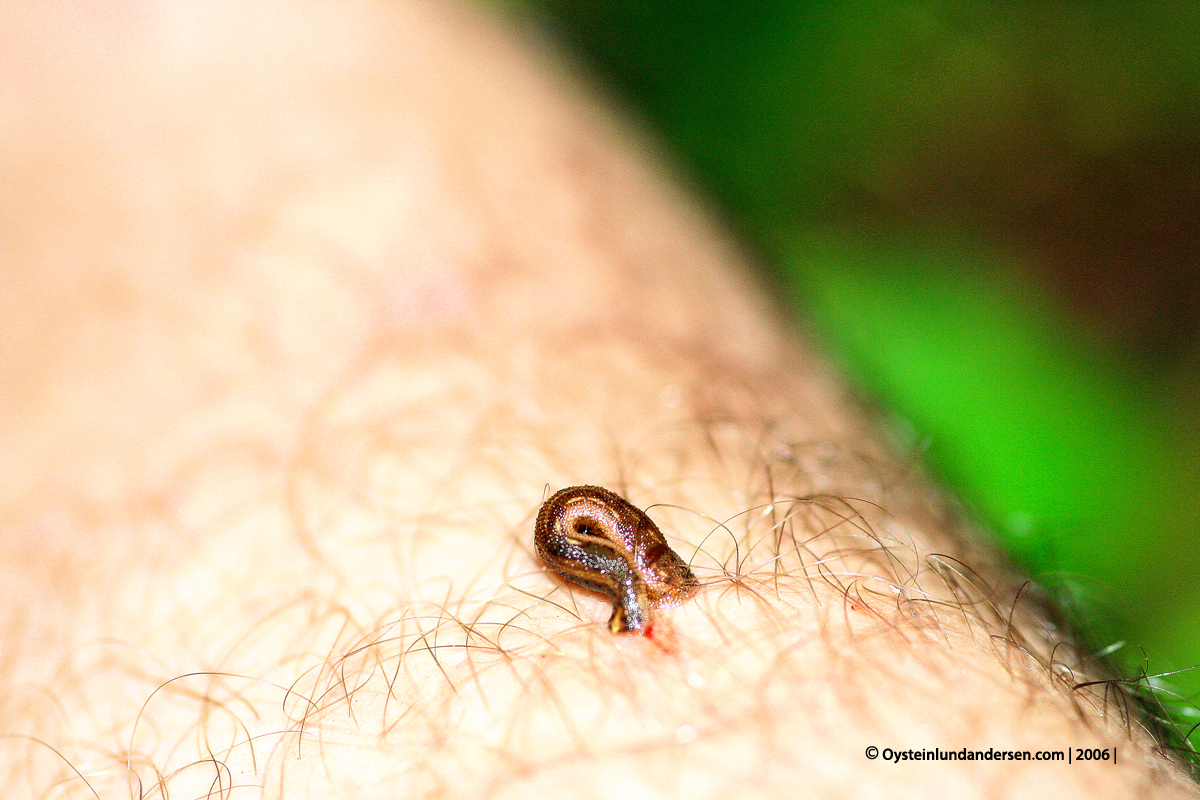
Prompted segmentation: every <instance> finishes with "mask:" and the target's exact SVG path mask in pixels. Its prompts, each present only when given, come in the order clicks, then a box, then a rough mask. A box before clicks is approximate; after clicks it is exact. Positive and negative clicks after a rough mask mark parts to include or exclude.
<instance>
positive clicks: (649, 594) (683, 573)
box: [533, 486, 700, 634]
mask: <svg viewBox="0 0 1200 800" xmlns="http://www.w3.org/2000/svg"><path fill="white" fill-rule="evenodd" d="M533 540H534V544H535V545H536V546H537V551H538V555H539V556H541V557H542V561H544V562H546V566H548V567H550V569H552V570H554V571H555V572H557V573H558V574H559V575H561V576H562V577H563V578H565V579H566V580H568V581H571V582H572V583H576V584H578V585H580V586H582V587H584V588H585V589H591V590H592V591H594V592H599V593H600V594H603V595H606V596H607V597H608V599H609V600H610V601H612V604H613V613H612V618H611V619H609V621H608V627H609V629H610V630H611V631H612V632H613V633H625V632H631V633H640V634H645V633H647V632H648V631H649V630H650V627H651V624H652V618H651V615H652V612H653V610H654V609H655V608H662V607H665V606H673V605H677V604H679V603H682V602H683V601H684V600H686V599H688V598H689V597H691V596H692V595H693V594H695V593H696V590H697V589H698V588H699V587H700V583H699V581H697V580H696V576H695V575H693V574H692V571H691V570H690V569H689V568H688V565H687V564H686V563H685V562H684V560H683V559H682V558H680V557H679V556H678V555H676V554H675V551H674V550H672V549H671V548H670V546H669V545H668V544H667V540H666V539H665V538H664V537H663V535H662V531H660V530H659V529H658V526H657V525H655V524H654V522H653V521H652V520H651V519H650V518H649V517H648V516H646V514H645V512H643V511H641V510H640V509H638V508H637V507H635V506H633V505H631V504H630V503H629V501H628V500H626V499H625V498H623V497H621V496H620V495H618V494H616V493H614V492H610V491H609V490H608V489H603V488H601V487H599V486H571V487H569V488H567V489H560V490H559V491H557V492H555V493H554V494H553V495H552V496H551V497H550V499H549V500H547V501H546V502H545V503H543V504H542V508H541V510H539V511H538V516H537V526H536V527H535V529H534V536H533Z"/></svg>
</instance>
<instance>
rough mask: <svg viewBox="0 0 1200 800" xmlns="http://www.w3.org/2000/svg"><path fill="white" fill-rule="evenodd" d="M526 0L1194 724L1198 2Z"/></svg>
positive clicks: (869, 387) (840, 350)
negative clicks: (652, 132)
mask: <svg viewBox="0 0 1200 800" xmlns="http://www.w3.org/2000/svg"><path fill="white" fill-rule="evenodd" d="M515 1H516V0H514V2H515ZM528 2H529V3H530V4H532V5H533V6H535V7H536V8H537V9H538V12H539V15H541V16H543V17H544V19H543V21H544V22H546V24H547V26H548V28H549V29H550V30H551V32H552V34H553V35H555V36H557V37H559V38H561V39H563V40H564V41H565V43H566V45H567V47H568V48H569V49H573V50H574V51H575V52H576V53H577V54H579V55H580V57H581V58H582V59H583V61H584V62H585V63H586V64H590V65H591V67H592V68H593V69H594V70H595V71H596V72H597V73H598V74H599V75H600V77H601V79H603V80H605V81H607V82H608V83H609V84H610V85H611V86H613V87H614V88H615V90H616V91H617V92H619V93H620V94H621V95H622V96H624V97H625V98H626V99H627V101H628V102H629V104H630V106H631V107H632V108H633V109H634V114H635V115H640V116H642V117H643V118H644V121H645V122H646V123H647V125H648V126H649V127H651V128H652V129H654V130H656V132H657V133H658V134H659V135H660V137H661V139H662V141H663V142H664V143H665V145H664V146H665V147H666V148H668V149H670V151H671V152H672V153H673V154H674V157H675V159H676V160H677V163H678V165H679V166H680V168H681V170H683V171H684V172H686V173H688V174H689V175H690V177H691V179H692V180H693V181H694V183H696V184H697V185H698V186H700V187H702V190H703V191H705V192H707V193H708V195H709V197H710V198H711V199H713V201H714V202H715V203H717V204H718V205H720V206H721V207H723V209H724V211H725V212H726V216H727V218H728V219H729V220H730V224H731V225H732V226H733V227H734V229H735V230H737V231H738V232H739V233H740V235H741V236H742V237H743V239H744V240H745V241H746V242H747V243H748V244H749V246H751V247H752V248H754V249H756V250H757V251H758V252H759V253H760V255H761V260H762V261H763V262H764V263H765V264H767V265H768V267H769V268H770V269H772V270H773V273H774V274H773V275H772V276H771V277H772V278H773V279H774V280H775V282H776V284H777V286H778V287H779V289H780V291H781V292H782V293H783V294H784V295H785V296H786V297H787V298H788V302H790V303H792V304H793V305H794V307H795V308H796V309H797V310H798V311H799V313H800V314H801V315H802V316H803V317H804V318H806V319H807V320H809V321H810V323H809V324H811V325H813V326H814V327H815V328H816V329H817V330H819V331H820V332H821V333H822V334H823V335H824V337H825V340H826V342H827V345H828V347H829V349H830V351H831V352H832V353H834V354H835V357H836V358H838V359H839V360H840V361H841V364H842V366H843V367H844V368H845V369H846V370H847V372H848V373H849V374H850V375H852V376H853V378H854V379H855V380H857V381H858V383H859V385H860V386H861V387H863V389H864V391H866V392H867V393H869V394H871V395H872V396H874V397H876V398H878V399H879V401H880V403H881V404H882V405H883V406H884V407H885V408H887V409H890V411H889V414H890V415H891V418H892V419H893V420H895V425H894V428H895V431H896V433H897V434H898V435H901V436H903V437H906V438H907V442H908V444H909V446H911V447H912V448H914V450H916V449H921V450H923V451H924V452H926V454H927V460H928V462H929V463H930V464H931V466H932V467H933V468H934V469H935V470H936V471H937V472H938V473H939V474H940V475H941V476H942V477H943V479H944V480H946V481H947V482H948V483H950V484H951V485H953V486H955V487H956V488H957V489H958V491H959V493H960V494H961V495H962V496H963V497H964V498H965V500H966V502H967V503H968V504H969V507H970V508H972V509H973V510H974V512H975V513H976V514H977V515H978V516H979V518H980V519H981V520H983V521H985V522H986V523H987V524H988V525H989V526H990V527H991V528H992V529H993V530H994V531H995V533H996V535H997V538H998V539H999V541H1000V542H1001V543H1002V544H1003V545H1004V546H1005V547H1006V548H1007V549H1008V550H1009V552H1010V553H1012V555H1013V557H1014V558H1015V559H1017V560H1018V561H1019V562H1020V563H1022V564H1023V565H1024V566H1025V567H1026V568H1027V569H1028V570H1029V571H1030V572H1031V573H1032V574H1033V575H1034V576H1035V577H1036V578H1037V580H1038V581H1039V582H1040V583H1041V584H1042V585H1043V586H1045V587H1046V588H1047V590H1048V591H1049V592H1050V593H1051V594H1052V595H1054V596H1056V597H1057V598H1058V599H1059V601H1060V602H1061V603H1062V604H1063V606H1064V607H1065V608H1066V609H1067V613H1068V615H1069V616H1070V618H1071V619H1072V620H1073V621H1074V623H1075V624H1076V625H1077V626H1079V627H1080V628H1081V629H1082V630H1083V632H1084V637H1085V641H1086V642H1088V644H1089V646H1091V647H1092V648H1093V649H1094V650H1095V651H1096V652H1097V653H1101V654H1106V655H1109V656H1110V657H1111V659H1112V664H1113V668H1114V669H1115V670H1116V671H1117V673H1118V674H1120V675H1122V676H1124V677H1128V678H1130V679H1131V680H1130V682H1129V690H1130V691H1131V692H1132V693H1133V694H1135V695H1137V696H1138V697H1139V698H1140V699H1141V700H1142V701H1144V702H1145V703H1146V704H1147V705H1148V706H1149V707H1150V708H1151V709H1152V711H1154V712H1155V713H1157V714H1158V715H1159V716H1161V717H1162V718H1163V719H1164V720H1166V723H1167V725H1168V727H1170V728H1171V730H1173V731H1174V733H1175V736H1176V738H1175V742H1174V743H1175V744H1176V745H1177V746H1180V747H1182V748H1187V747H1189V746H1190V745H1189V744H1188V739H1189V736H1190V738H1191V741H1192V742H1193V743H1197V744H1200V736H1194V735H1191V734H1192V726H1193V725H1195V724H1196V723H1198V722H1200V710H1198V709H1197V705H1196V702H1195V701H1196V699H1197V698H1198V697H1200V670H1186V668H1188V667H1192V666H1194V665H1196V664H1200V569H1198V567H1200V548H1198V547H1197V546H1196V545H1197V540H1198V538H1200V526H1198V524H1197V522H1198V520H1200V514H1198V513H1197V512H1198V511H1200V492H1198V490H1197V486H1198V485H1200V483H1198V481H1197V477H1198V476H1200V457H1198V454H1200V448H1197V446H1196V445H1197V443H1198V442H1200V417H1198V415H1197V413H1196V409H1197V403H1196V397H1197V388H1198V386H1200V335H1198V333H1200V3H1196V2H1195V0H1191V2H1160V3H1157V4H1124V3H1057V4H1056V3H1036V4H1034V3H993V4H985V3H972V2H957V3H950V2H894V1H891V0H880V1H879V2H859V3H848V4H836V5H835V4H813V3H798V2H779V1H778V0H751V2H743V3H738V4H733V3H720V2H698V1H697V0H688V1H686V2H684V1H682V0H528ZM1175 670H1184V671H1182V672H1176V673H1174V674H1171V675H1163V674H1164V673H1167V672H1172V671H1175ZM1154 676H1159V677H1154Z"/></svg>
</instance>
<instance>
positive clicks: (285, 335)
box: [0, 0, 1195, 798]
mask: <svg viewBox="0 0 1200 800" xmlns="http://www.w3.org/2000/svg"><path fill="white" fill-rule="evenodd" d="M479 16H480V15H479V12H478V11H476V10H473V9H467V8H459V7H456V6H445V5H435V4H426V3H423V2H411V1H409V0H405V1H404V2H400V1H399V0H397V1H396V2H388V3H376V4H373V3H370V2H346V1H345V0H338V1H337V2H334V1H333V0H310V1H307V2H299V1H298V2H294V3H280V2H276V0H263V1H262V2H252V3H244V2H215V1H214V2H202V3H136V2H134V3H128V4H121V5H108V4H84V3H78V4H69V3H60V4H44V5H38V4H32V5H31V4H15V3H14V4H8V7H6V8H4V9H3V14H0V26H3V27H2V28H0V75H3V78H0V93H2V94H0V103H2V104H3V105H2V107H3V108H6V109H9V110H10V111H12V110H16V111H17V112H18V113H9V114H5V115H3V116H0V126H2V128H0V142H2V143H3V144H2V145H0V146H2V151H0V169H2V171H3V174H2V175H0V183H2V185H3V186H4V191H3V192H0V203H2V204H3V205H2V206H0V209H2V210H0V214H2V222H3V224H0V269H2V270H3V272H2V274H0V280H2V281H3V284H2V290H0V374H2V375H3V376H4V379H3V384H2V385H0V420H2V422H0V425H2V426H3V427H2V429H0V524H2V526H3V527H2V535H0V570H2V572H0V632H2V633H3V642H4V645H3V649H2V650H0V795H2V796H3V797H5V798H24V797H55V798H57V797H70V798H77V797H78V798H86V797H96V796H99V797H103V798H124V797H167V796H170V797H172V798H181V797H182V798H191V797H229V798H242V797H259V796H267V797H288V798H291V797H301V798H303V797H312V798H341V797H345V798H375V797H378V798H394V797H424V796H437V797H447V798H454V797H470V798H479V797H495V798H509V797H512V798H527V797H538V796H549V795H551V794H553V796H555V797H559V798H571V797H610V796H621V797H628V798H637V797H671V796H674V797H689V798H710V797H711V798H717V797H729V796H734V795H736V796H738V797H789V798H792V797H803V796H813V797H852V796H853V797H875V796H880V797H882V796H887V797H929V796H939V795H944V796H956V797H985V796H986V797H1001V796H1013V797H1027V796H1031V795H1032V794H1033V793H1034V792H1036V793H1037V796H1053V797H1062V798H1065V797H1121V798H1127V797H1149V796H1154V797H1174V796H1178V797H1185V796H1187V797H1191V796H1195V791H1194V789H1193V787H1192V785H1191V784H1190V783H1189V781H1188V780H1187V779H1186V778H1185V777H1184V775H1183V774H1182V772H1181V771H1180V770H1179V768H1178V767H1177V766H1176V765H1174V764H1173V763H1171V762H1170V761H1169V760H1167V759H1166V758H1165V757H1164V756H1163V755H1162V754H1161V752H1159V751H1158V750H1156V749H1155V747H1154V745H1153V742H1152V741H1151V739H1150V737H1149V736H1148V735H1147V734H1146V733H1145V732H1144V730H1143V729H1142V726H1141V724H1140V723H1139V722H1138V721H1137V719H1136V718H1131V716H1130V715H1129V714H1127V713H1126V712H1127V710H1128V709H1127V704H1126V703H1124V702H1123V700H1122V697H1121V695H1119V694H1118V693H1115V692H1114V691H1113V690H1112V689H1111V688H1110V687H1108V686H1106V685H1104V684H1100V685H1097V686H1093V687H1083V688H1074V687H1076V685H1077V684H1080V683H1083V682H1086V681H1089V680H1095V679H1096V677H1097V676H1095V675H1093V674H1092V673H1090V672H1089V671H1088V669H1089V668H1088V667H1087V665H1086V663H1084V662H1083V661H1082V660H1081V659H1080V658H1079V657H1078V654H1077V653H1076V652H1075V650H1074V648H1073V647H1072V646H1071V645H1070V644H1069V643H1067V642H1064V641H1062V637H1061V634H1060V633H1059V632H1057V631H1056V630H1055V628H1054V627H1053V625H1051V624H1050V623H1049V622H1048V621H1047V620H1046V619H1045V618H1044V617H1043V616H1042V614H1041V613H1040V612H1039V609H1038V608H1037V607H1036V604H1035V603H1034V601H1033V599H1032V597H1031V595H1032V594H1033V592H1032V591H1031V590H1028V589H1027V590H1025V591H1024V592H1023V591H1022V585H1023V584H1022V582H1021V581H1020V580H1019V579H1017V578H1014V577H1013V576H1011V575H1010V574H1008V573H1007V572H1006V571H1005V570H1004V568H1003V567H1002V566H1000V565H998V564H997V562H996V560H995V559H994V558H993V557H992V556H991V555H989V553H988V551H987V550H986V549H985V548H984V547H982V546H981V545H979V544H977V543H974V542H973V536H972V534H971V532H970V531H968V530H965V529H964V528H963V527H962V526H961V525H960V524H959V523H958V522H956V521H955V518H954V515H953V514H952V513H951V512H950V511H948V510H947V509H948V508H949V507H950V506H949V505H948V504H947V503H946V502H945V500H944V499H942V498H940V497H939V496H938V495H937V494H936V493H935V492H934V491H933V490H932V489H931V488H929V487H928V486H927V485H925V484H924V483H923V482H922V481H921V479H920V478H919V477H918V476H915V475H914V473H913V469H912V467H911V464H910V463H909V461H908V460H907V459H905V458H904V457H902V456H897V455H895V454H893V453H891V452H889V450H888V449H887V448H886V447H885V446H884V445H883V444H881V443H880V442H879V440H878V437H877V436H876V435H875V434H874V433H873V432H872V430H871V427H870V425H869V424H868V422H867V421H866V420H864V418H863V417H862V415H860V414H859V413H858V412H857V411H856V410H855V408H854V406H853V404H852V403H851V402H850V401H849V400H848V398H847V397H846V396H845V394H844V392H843V390H842V389H841V387H839V386H838V384H837V383H836V381H834V380H832V379H831V377H830V376H829V375H828V374H827V373H826V372H825V370H824V368H823V367H822V365H821V364H820V362H819V361H818V360H817V359H816V358H815V357H814V355H813V353H812V352H811V351H810V350H809V349H808V348H807V347H806V346H805V345H804V344H803V343H800V342H797V341H794V340H793V339H792V338H791V337H790V335H789V334H787V333H786V331H785V328H784V327H783V326H782V325H781V324H780V322H779V321H778V320H777V319H776V318H775V316H774V315H773V313H772V312H771V311H770V309H769V308H768V307H767V306H766V305H765V304H764V301H763V299H762V297H761V296H760V295H759V293H758V291H757V289H756V288H755V287H754V285H753V281H751V280H750V279H749V278H748V277H747V273H746V272H745V271H744V267H743V264H742V262H741V261H740V259H739V256H738V255H737V254H736V252H734V251H733V250H732V249H731V248H730V247H729V246H728V245H727V244H726V243H725V242H723V241H722V240H721V238H720V237H719V235H718V234H717V233H716V232H715V231H714V228H713V226H712V225H711V223H710V222H709V221H707V220H706V219H705V217H704V215H703V214H702V213H700V212H699V211H698V210H697V209H696V208H695V207H694V206H693V205H692V204H691V203H690V201H689V200H688V199H687V198H686V197H685V196H683V195H681V194H680V193H678V192H677V191H676V190H674V189H672V188H671V187H670V185H669V183H668V182H667V181H666V180H665V179H664V178H663V177H662V176H661V175H658V174H656V172H655V171H654V169H653V168H651V167H650V166H648V165H647V163H646V160H645V158H644V157H643V156H641V155H639V154H638V153H637V152H636V149H635V148H634V147H632V146H631V145H630V143H629V136H628V134H627V133H626V132H623V131H621V130H620V129H619V128H618V126H617V125H615V124H614V123H613V122H612V121H611V119H610V117H609V116H607V115H606V114H605V113H604V112H603V111H602V110H600V109H599V108H598V107H597V106H596V105H595V104H593V103H592V102H591V101H590V100H589V99H587V98H586V97H585V96H584V95H583V94H582V93H581V92H580V91H579V90H578V89H577V88H576V87H575V85H574V84H572V83H571V82H570V80H569V79H567V78H563V77H560V76H561V75H562V74H563V73H562V69H561V66H560V65H558V64H556V63H555V62H554V61H553V59H552V58H551V57H550V56H548V55H546V54H544V53H538V54H536V55H531V52H533V51H535V50H536V48H535V47H534V46H532V45H530V44H528V43H525V44H516V43H515V42H516V41H517V39H519V38H520V37H517V36H513V35H512V34H510V33H505V32H503V31H502V30H501V26H498V25H496V24H495V23H494V22H487V21H482V20H481V19H479ZM577 484H598V485H602V486H607V487H609V488H611V489H613V490H615V491H618V492H619V493H620V494H622V495H623V496H625V497H627V498H629V500H630V502H632V503H633V504H634V505H636V506H638V507H639V508H647V507H652V510H651V514H652V516H653V518H654V519H655V521H656V522H657V523H658V524H659V526H660V527H661V528H662V530H663V533H664V534H665V535H666V537H667V539H668V541H669V543H670V545H671V547H672V548H673V549H675V550H676V551H677V552H678V553H679V554H680V555H681V556H682V557H683V558H684V559H685V560H687V561H688V562H689V564H690V565H691V567H692V569H693V571H694V572H695V573H696V575H697V577H698V578H699V580H700V582H701V584H702V588H701V589H700V591H699V593H698V594H697V595H696V597H695V598H693V599H691V600H689V601H688V602H685V603H683V604H682V605H680V606H678V607H676V608H672V609H668V610H663V611H662V612H661V613H660V614H659V615H658V617H656V624H655V630H654V635H653V636H651V637H645V638H643V637H616V636H613V635H612V634H610V633H609V631H608V628H607V625H606V620H607V617H608V607H607V604H606V603H605V602H604V600H603V599H602V598H598V597H594V596H592V595H589V594H587V593H584V592H580V591H576V590H572V589H570V588H569V587H567V586H566V585H564V584H563V583H562V582H561V581H557V580H555V579H552V578H551V576H550V575H549V574H548V573H547V572H546V571H545V570H544V569H543V568H542V566H541V565H540V564H539V562H538V560H537V558H536V556H535V554H534V550H533V542H532V537H533V522H534V516H535V514H536V513H537V509H538V507H539V506H540V504H541V503H542V501H543V500H544V499H545V497H547V496H548V494H549V492H551V491H553V490H554V489H555V488H557V487H561V486H569V485H577ZM871 745H874V746H876V747H879V748H880V749H883V748H887V747H890V748H893V749H897V750H907V749H913V748H932V747H938V748H941V749H944V750H959V749H962V748H968V749H980V750H985V749H988V748H996V749H1007V750H1032V751H1038V750H1057V749H1064V750H1065V749H1067V748H1107V749H1109V750H1112V749H1114V748H1115V749H1116V752H1117V754H1118V760H1117V761H1116V763H1115V764H1114V763H1113V762H1112V761H1100V762H1091V763H1075V764H1072V765H1069V766H1068V765H1066V764H1062V763H1051V764H1047V763H1038V762H914V763H903V764H894V763H888V762H886V761H884V759H883V758H879V759H876V760H869V759H868V758H867V757H866V756H865V755H864V751H865V749H866V748H867V747H868V746H871Z"/></svg>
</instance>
